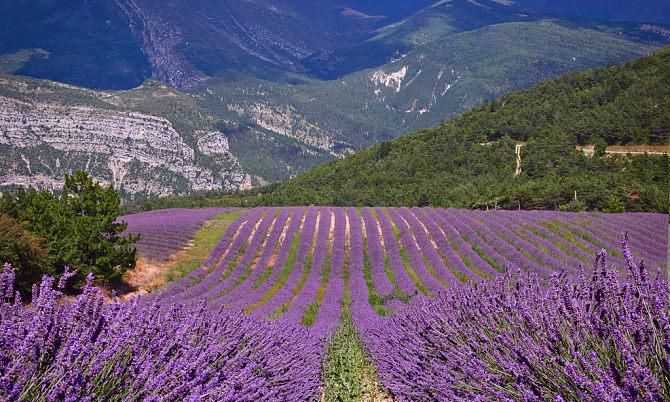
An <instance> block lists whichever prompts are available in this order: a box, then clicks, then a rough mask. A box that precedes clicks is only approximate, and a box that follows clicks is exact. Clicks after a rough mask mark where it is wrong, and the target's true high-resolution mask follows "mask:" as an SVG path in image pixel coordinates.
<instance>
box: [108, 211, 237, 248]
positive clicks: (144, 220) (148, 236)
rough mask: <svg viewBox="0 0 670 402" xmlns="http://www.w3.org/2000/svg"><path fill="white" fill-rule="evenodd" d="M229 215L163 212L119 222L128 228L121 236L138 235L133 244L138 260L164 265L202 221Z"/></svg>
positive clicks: (123, 218) (131, 217) (126, 217)
mask: <svg viewBox="0 0 670 402" xmlns="http://www.w3.org/2000/svg"><path fill="white" fill-rule="evenodd" d="M230 211H231V209H226V208H205V209H166V210H160V211H152V212H144V213H139V214H133V215H126V216H122V217H121V218H119V220H120V221H123V222H126V223H127V224H128V227H127V229H126V231H125V233H124V234H126V235H127V234H133V235H140V240H139V241H138V242H137V252H138V255H139V256H140V257H144V258H147V259H151V260H157V261H166V260H167V259H168V258H169V257H170V256H171V255H173V254H174V253H175V252H177V251H179V250H181V249H182V248H184V247H185V246H186V245H187V244H188V242H189V241H190V240H191V239H192V238H193V236H194V235H195V233H196V232H197V231H198V229H200V227H201V226H202V225H203V224H204V223H205V222H206V221H208V220H210V219H212V218H214V217H215V216H217V215H219V214H222V213H224V212H230Z"/></svg>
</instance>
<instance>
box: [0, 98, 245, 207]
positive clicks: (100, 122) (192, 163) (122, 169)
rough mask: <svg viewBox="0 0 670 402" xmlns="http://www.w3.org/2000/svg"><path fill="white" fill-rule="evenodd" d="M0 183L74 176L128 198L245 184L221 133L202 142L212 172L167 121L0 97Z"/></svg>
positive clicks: (45, 183)
mask: <svg viewBox="0 0 670 402" xmlns="http://www.w3.org/2000/svg"><path fill="white" fill-rule="evenodd" d="M0 147H1V148H2V150H3V152H2V156H0V167H2V173H0V185H22V186H23V185H31V186H36V187H55V188H58V187H59V186H62V177H63V175H64V174H65V173H69V172H71V171H73V170H79V169H81V170H87V171H90V172H91V173H92V174H93V175H94V176H95V177H96V178H97V179H98V180H100V181H102V182H104V183H109V184H112V185H114V187H115V188H117V189H119V190H122V191H124V192H126V193H129V194H136V193H144V194H152V195H169V194H173V193H187V192H195V191H206V190H237V189H240V187H245V186H247V185H248V181H249V178H248V177H247V175H245V174H244V173H243V172H242V170H241V168H240V166H239V163H238V162H237V160H236V158H235V157H234V156H233V155H232V154H231V153H230V151H229V148H228V142H227V139H226V138H225V136H224V135H223V134H221V133H209V134H207V135H205V136H203V137H202V138H200V139H199V141H198V147H199V148H200V149H199V151H200V152H201V153H203V154H205V155H213V156H216V157H215V158H213V160H214V163H215V166H202V165H200V164H199V163H198V162H196V160H197V158H196V150H195V149H194V148H192V147H191V146H189V145H188V144H187V143H186V142H185V141H184V139H183V138H182V136H181V135H180V134H179V133H178V132H177V131H176V130H175V128H174V127H173V126H172V124H171V123H170V121H168V120H166V119H164V118H161V117H156V116H151V115H147V114H143V113H137V112H128V111H118V110H110V109H103V108H94V107H81V106H65V105H61V104H55V103H33V102H27V101H22V100H18V99H13V98H9V97H3V96H0Z"/></svg>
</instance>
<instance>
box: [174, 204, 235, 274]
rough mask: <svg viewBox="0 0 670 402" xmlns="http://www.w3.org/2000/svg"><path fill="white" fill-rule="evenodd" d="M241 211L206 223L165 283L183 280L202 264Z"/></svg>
mask: <svg viewBox="0 0 670 402" xmlns="http://www.w3.org/2000/svg"><path fill="white" fill-rule="evenodd" d="M241 214H242V212H241V211H232V212H225V213H223V214H220V215H218V216H216V217H215V218H214V219H212V220H210V221H208V222H206V223H205V224H204V225H203V227H202V228H201V229H200V230H199V231H198V232H197V233H196V234H195V237H194V238H193V247H191V248H189V249H187V250H186V251H185V252H184V254H183V255H182V256H180V257H179V259H178V260H177V261H176V262H175V263H174V265H172V266H171V267H170V269H169V271H168V272H167V273H166V280H167V281H175V280H178V279H181V278H183V277H184V276H186V275H187V274H188V273H190V272H191V271H193V270H195V269H196V268H198V267H200V265H201V264H202V262H203V261H204V260H205V259H206V258H207V257H208V256H209V254H210V253H211V252H212V250H214V248H215V247H216V245H217V244H219V242H220V241H221V237H222V236H223V234H224V233H225V232H226V229H228V226H230V225H231V224H232V223H233V222H235V221H236V220H237V219H239V218H240V215H241Z"/></svg>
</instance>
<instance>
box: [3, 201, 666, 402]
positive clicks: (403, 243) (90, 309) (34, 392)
mask: <svg viewBox="0 0 670 402" xmlns="http://www.w3.org/2000/svg"><path fill="white" fill-rule="evenodd" d="M221 212H222V211H186V210H182V211H179V213H176V214H175V216H180V218H179V219H174V220H171V219H166V215H165V214H161V213H149V214H145V215H144V216H142V215H138V216H134V217H133V218H132V219H134V220H135V222H142V226H139V225H137V223H134V226H133V229H132V230H133V232H134V233H140V234H142V235H143V236H146V238H151V236H158V237H154V238H155V239H160V236H162V234H157V233H166V230H165V226H163V224H166V223H168V222H174V223H176V227H179V225H180V224H179V222H183V223H184V227H185V228H186V230H185V231H184V232H183V233H187V232H188V233H190V235H186V234H185V235H183V236H182V235H178V236H177V237H179V236H182V237H179V238H180V239H184V238H185V239H186V240H184V241H181V240H180V241H181V243H179V244H182V245H183V244H186V243H188V240H189V238H188V237H189V236H193V235H194V233H195V232H196V231H197V229H198V228H199V227H201V225H202V224H203V222H204V221H205V220H207V219H209V218H211V217H212V216H215V215H216V214H217V213H221ZM238 212H239V218H238V219H236V220H234V221H231V223H230V225H229V226H227V228H226V229H225V230H224V231H223V232H224V233H223V235H222V236H221V238H220V240H219V241H218V244H216V245H215V246H214V247H213V249H212V251H211V253H210V254H209V256H208V257H207V258H206V259H205V260H204V261H203V262H202V264H200V266H199V267H198V268H196V269H194V270H192V271H190V272H189V273H187V274H186V275H185V276H184V277H183V278H182V279H180V280H177V281H174V282H172V283H170V284H169V285H168V286H166V287H165V288H164V289H162V290H159V291H156V292H154V293H152V294H150V295H148V296H143V297H139V298H136V299H134V300H133V301H131V302H123V303H122V302H117V303H111V304H105V303H104V302H103V298H102V296H101V295H100V294H99V292H98V291H97V290H96V289H95V288H93V287H87V288H86V290H85V292H84V294H83V295H82V296H80V297H79V299H77V301H76V302H75V303H73V304H71V305H63V304H58V303H56V302H55V300H57V299H58V292H59V290H58V286H56V284H55V283H53V281H51V282H49V280H46V281H45V282H44V283H43V284H42V286H41V287H40V289H39V292H38V293H37V295H34V296H33V297H34V299H33V303H32V305H33V306H35V307H36V308H34V309H32V310H23V309H21V307H20V306H19V305H18V304H16V303H12V302H11V300H12V296H11V295H12V293H11V292H8V291H7V289H9V288H10V282H11V278H10V274H8V273H9V272H11V270H7V269H5V270H4V271H3V278H2V281H0V282H1V284H2V285H3V286H0V290H2V292H4V293H2V294H0V299H1V300H5V302H4V304H2V309H3V310H4V311H7V312H9V311H13V312H14V313H15V316H16V318H15V319H14V320H13V321H11V322H8V321H7V320H3V321H2V322H0V326H1V328H0V330H2V332H0V334H2V335H0V342H3V345H8V346H9V347H7V348H5V347H3V348H2V350H4V351H5V352H2V353H3V354H0V361H5V362H8V366H7V367H8V368H7V369H5V370H4V371H2V370H0V379H1V380H2V381H4V382H0V396H2V397H3V399H6V400H84V399H85V398H86V397H89V398H91V399H88V400H95V399H96V398H100V397H101V395H102V396H104V399H106V400H161V401H163V400H166V401H178V400H192V401H196V400H208V401H209V400H211V401H222V400H225V401H251V400H268V401H316V400H328V401H330V400H380V401H381V400H384V401H387V400H390V401H451V400H464V401H465V400H474V399H476V398H479V400H483V401H489V400H545V399H546V398H547V397H548V396H550V395H551V396H552V398H553V396H555V395H561V396H562V397H564V399H563V400H593V401H595V400H603V399H600V396H602V395H605V394H607V393H609V395H614V394H613V392H615V391H616V392H619V393H620V394H621V398H619V399H615V400H636V399H635V395H633V394H630V393H629V394H626V393H625V392H630V389H631V387H633V388H634V389H636V390H637V391H636V392H641V393H642V394H644V396H645V397H648V400H656V399H655V398H656V397H665V396H669V395H670V389H668V387H670V384H668V383H663V382H661V381H659V380H656V379H655V378H668V377H663V376H665V375H666V374H670V373H667V371H668V369H667V368H664V366H663V365H659V364H660V363H659V364H656V363H654V361H655V360H653V359H650V358H649V356H654V354H653V353H655V352H654V350H655V349H653V348H651V347H650V346H649V345H661V347H662V345H666V346H670V335H668V334H667V333H665V334H663V333H662V331H661V332H660V335H659V332H658V329H657V327H658V328H661V329H662V328H666V329H667V328H670V318H669V317H668V311H669V307H670V302H669V301H668V297H667V296H668V287H667V278H665V276H663V275H656V274H655V273H656V272H659V270H662V269H666V266H667V261H668V258H667V249H668V248H667V244H668V216H667V215H661V214H645V213H640V214H600V213H559V212H548V211H542V212H540V211H538V212H525V211H524V212H522V211H469V210H457V209H446V210H445V209H432V208H328V207H305V208H301V207H291V208H256V209H249V210H240V211H238ZM172 213H175V212H174V211H173V212H172ZM210 213H211V215H209V214H210ZM205 216H208V217H209V218H208V217H205ZM203 217H204V218H203ZM188 222H198V223H193V226H189V225H191V223H188ZM192 227H193V228H194V229H191V228H192ZM129 230H131V225H129ZM170 230H172V229H170ZM168 232H169V231H168ZM624 233H627V234H628V239H627V241H626V242H625V244H624V243H623V241H622V240H623V235H624ZM167 244H169V245H170V247H172V246H174V245H176V244H177V242H174V243H172V242H167ZM175 247H177V248H173V249H172V252H174V251H176V250H177V249H178V247H179V246H175ZM631 250H632V251H631ZM140 253H142V251H140ZM161 253H163V254H161V255H167V254H169V253H170V251H168V250H167V249H165V250H163V251H161ZM596 255H598V260H597V262H596V264H595V265H594V261H595V258H596ZM166 258H167V257H166ZM641 260H642V261H644V265H643V266H644V267H646V268H642V267H641V263H640V261H641ZM580 267H584V268H583V269H581V268H580ZM630 284H632V285H634V286H630ZM520 285H521V286H520ZM596 291H597V292H596ZM594 292H595V293H594ZM594 295H597V297H596V296H594ZM594 297H596V299H595V300H596V301H597V303H595V304H594V305H595V306H596V307H595V308H594V307H590V306H591V305H592V304H593V303H594V299H593V298H594ZM603 298H605V300H606V301H607V302H603ZM649 309H652V310H653V311H652V312H651V313H645V311H647V312H648V311H649ZM610 315H611V318H610V319H605V318H603V317H610ZM650 315H651V317H652V318H653V319H655V320H657V321H653V320H650V319H648V317H649V316H650ZM6 316H8V315H6ZM503 317H507V318H505V319H503ZM659 322H660V324H659ZM54 323H57V325H55V326H54ZM54 328H55V329H54ZM623 328H635V330H636V331H638V332H637V333H636V335H635V336H632V335H631V336H630V337H629V336H628V335H627V333H622V332H621V331H622V329H623ZM631 330H632V329H631ZM343 333H344V334H345V335H341V334H343ZM347 333H350V335H347ZM573 333H574V337H572V338H570V337H568V335H569V334H573ZM594 334H598V336H599V337H603V336H610V335H611V336H612V338H611V339H613V340H612V342H613V343H614V344H616V345H618V346H621V348H623V349H622V350H624V351H625V353H628V354H629V355H625V356H618V355H616V356H615V357H612V355H611V354H608V352H607V350H605V349H606V348H605V349H603V348H602V347H599V346H598V344H595V343H594V342H596V341H594V339H595V338H594V336H595V335H594ZM603 334H605V335H603ZM608 334H609V335H608ZM616 334H618V335H616ZM615 335H616V337H615ZM341 336H344V338H345V339H344V341H342V342H341V339H340V338H341ZM347 337H348V338H347ZM566 337H568V338H566ZM629 338H630V339H629ZM21 339H26V340H25V341H22V340H21ZM607 339H609V338H607ZM352 342H353V343H352ZM356 342H358V343H359V345H358V346H356V345H355V343H356ZM82 344H83V345H85V347H84V348H83V349H82V348H81V345H82ZM32 345H39V347H38V348H37V351H38V352H36V353H35V354H33V355H29V356H28V357H25V358H20V357H19V356H20V355H19V351H21V350H24V349H25V348H29V347H30V346H32ZM490 345H499V347H498V348H496V347H494V346H490ZM520 345H533V347H531V348H528V350H521V349H519V347H520ZM556 345H558V346H556ZM603 345H609V343H606V344H603ZM22 348H23V349H22ZM553 348H558V349H556V350H554V349H553ZM650 348H651V349H650ZM342 350H344V351H345V352H342ZM594 350H595V351H599V352H598V353H602V355H598V354H596V355H593V354H592V352H593V351H594ZM13 351H16V352H13ZM338 353H343V354H342V356H340V357H341V358H340V357H337V358H334V357H333V356H338V355H337V354H338ZM593 353H595V352H593ZM662 353H664V354H663V356H665V357H666V358H667V357H669V354H670V352H662ZM31 356H32V357H31ZM44 356H49V359H52V361H51V363H50V367H51V368H50V370H47V371H40V370H42V369H41V367H43V364H44V361H43V360H40V359H41V358H42V359H43V358H44ZM552 356H553V357H552ZM557 356H558V357H557ZM550 358H554V360H552V363H550V364H549V363H546V362H548V361H549V360H547V359H550ZM338 359H339V361H337V360H338ZM353 359H356V362H361V363H360V364H359V366H357V368H354V369H352V370H354V371H355V370H359V371H361V372H362V373H363V375H364V376H365V378H363V379H362V380H361V379H359V380H360V381H361V382H362V384H358V386H359V387H360V388H361V389H363V388H365V389H370V388H374V389H377V390H376V391H371V392H372V395H369V394H368V395H363V394H365V392H367V391H360V392H359V391H357V390H352V389H345V388H347V387H345V386H342V385H343V384H342V382H343V381H344V380H342V378H344V377H346V375H352V373H351V372H344V374H343V371H337V370H335V372H334V373H331V371H332V370H331V369H332V367H338V364H339V365H340V366H342V365H346V364H348V362H349V361H350V360H353ZM556 359H558V360H556ZM608 359H610V360H611V359H615V362H614V363H612V364H611V365H610V366H608V365H607V364H609V361H610V360H608ZM524 361H525V362H526V363H527V364H525V366H524V363H523V362H524ZM40 362H41V363H40ZM491 362H494V363H495V364H494V363H491ZM543 362H544V363H543ZM622 362H623V363H622ZM649 362H652V363H649ZM545 363H546V364H545ZM606 363H607V364H606ZM615 363H616V364H615ZM540 366H542V367H544V368H543V370H544V371H543V372H542V373H540V374H538V371H537V367H540ZM608 367H609V368H608ZM545 369H546V370H545ZM347 370H349V369H347ZM617 370H623V372H625V373H627V374H626V378H628V381H629V382H628V383H626V384H623V383H622V384H618V383H617V380H616V378H617V373H618V372H617ZM626 370H628V371H626ZM663 370H665V371H663ZM73 373H77V375H74V374H73ZM329 373H330V374H329ZM514 373H520V374H518V375H519V377H514V375H515V374H514ZM664 373H666V374H664ZM345 374H346V375H345ZM619 374H620V373H619ZM353 375H354V376H355V375H356V374H355V373H354V374H353ZM551 376H554V377H555V378H557V379H558V380H556V381H558V382H551V380H547V381H549V382H548V384H549V385H546V384H545V383H544V382H542V381H544V380H546V379H547V378H548V377H551ZM538 378H540V380H538ZM563 379H565V380H564V382H563V383H560V381H563ZM577 380H579V381H581V382H577ZM338 381H339V382H338ZM654 381H655V382H654ZM354 382H355V381H354ZM370 383H373V384H372V385H370ZM9 384H12V387H11V388H10V387H9ZM603 387H605V388H603ZM608 387H609V388H608ZM333 388H337V389H336V390H333ZM114 389H123V390H124V394H123V395H117V394H115V393H114ZM603 389H604V391H603ZM627 389H628V391H626V390H627ZM575 390H576V391H575ZM603 392H605V394H603ZM342 395H347V396H345V397H343V396H342ZM362 395H363V396H362ZM68 397H70V398H74V399H67V398H68Z"/></svg>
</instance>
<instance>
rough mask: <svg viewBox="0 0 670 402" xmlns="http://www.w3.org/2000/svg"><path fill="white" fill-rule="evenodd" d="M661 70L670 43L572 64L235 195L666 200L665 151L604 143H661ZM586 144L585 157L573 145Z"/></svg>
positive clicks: (571, 204) (375, 201) (664, 131)
mask: <svg viewBox="0 0 670 402" xmlns="http://www.w3.org/2000/svg"><path fill="white" fill-rule="evenodd" d="M668 77H670V48H668V49H665V50H663V51H660V52H658V53H657V54H656V55H653V56H651V57H648V58H645V59H642V60H639V61H636V62H633V63H629V64H626V65H623V66H619V67H612V68H606V69H600V70H594V71H588V72H584V73H578V74H571V75H568V76H565V77H563V78H561V79H558V80H554V81H549V82H546V83H543V84H541V85H539V86H537V87H535V88H533V89H531V90H528V91H523V92H517V93H514V94H511V95H509V96H505V97H503V98H501V99H499V100H497V101H494V102H491V103H489V104H487V105H485V106H483V107H480V108H477V109H474V110H472V111H470V112H467V113H465V114H463V115H462V116H461V117H459V118H457V119H454V120H452V121H449V122H447V123H445V124H443V125H441V126H440V127H437V128H434V129H430V130H422V131H419V132H417V133H415V134H413V135H409V136H406V137H403V138H400V139H398V140H395V141H392V142H389V143H386V144H383V145H378V146H375V147H372V148H370V149H368V150H364V151H362V152H360V153H358V154H356V155H354V156H352V157H349V158H347V159H345V160H341V161H335V162H331V163H329V164H326V165H322V166H319V167H317V168H315V169H312V170H310V171H308V172H307V173H305V174H303V175H301V176H298V177H297V178H295V179H294V180H291V181H289V182H287V183H285V184H283V185H281V186H278V187H276V188H274V189H269V190H268V191H267V192H266V193H265V194H262V195H260V196H259V195H256V196H255V197H248V198H246V199H242V198H239V197H238V199H237V200H238V201H239V200H243V201H246V202H255V203H257V204H296V203H298V202H300V203H307V204H334V205H389V206H398V205H416V206H422V205H434V206H444V207H482V208H483V207H491V208H493V207H496V206H497V207H503V208H524V209H558V208H561V206H562V207H563V208H564V209H569V210H608V211H614V210H616V211H621V210H629V211H667V209H668V199H667V193H668V157H667V156H658V155H656V156H653V155H649V156H637V157H612V156H608V155H605V154H604V149H605V147H606V146H607V145H613V144H629V143H637V144H663V143H667V142H668V140H669V139H670V79H668ZM519 143H522V144H525V146H524V147H523V148H522V166H521V167H522V174H521V176H519V177H515V175H514V170H515V167H516V166H515V147H516V144H519ZM591 143H593V144H594V145H595V146H596V152H595V155H594V156H593V157H588V156H586V155H584V154H583V153H581V152H579V151H577V150H576V146H577V145H584V144H591ZM575 192H577V196H578V201H577V202H575V201H574V196H575ZM661 194H666V196H662V195H661Z"/></svg>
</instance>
